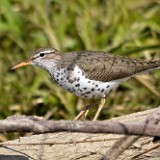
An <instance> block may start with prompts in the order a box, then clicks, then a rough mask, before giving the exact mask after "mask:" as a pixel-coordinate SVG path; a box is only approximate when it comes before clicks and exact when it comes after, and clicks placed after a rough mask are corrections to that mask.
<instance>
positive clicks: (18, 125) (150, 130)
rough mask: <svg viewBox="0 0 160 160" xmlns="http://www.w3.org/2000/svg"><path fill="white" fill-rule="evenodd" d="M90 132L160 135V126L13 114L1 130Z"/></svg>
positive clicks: (145, 123)
mask: <svg viewBox="0 0 160 160" xmlns="http://www.w3.org/2000/svg"><path fill="white" fill-rule="evenodd" d="M60 131H69V132H88V133H115V134H127V135H146V136H160V126H158V125H155V124H150V123H149V121H148V120H146V121H144V122H137V123H136V122H134V123H131V122H130V123H124V122H123V123H122V122H118V121H112V120H109V121H96V122H93V121H53V120H43V119H39V118H37V117H33V116H29V117H27V116H13V117H10V118H8V119H6V120H1V121H0V132H1V133H3V132H34V133H46V132H60Z"/></svg>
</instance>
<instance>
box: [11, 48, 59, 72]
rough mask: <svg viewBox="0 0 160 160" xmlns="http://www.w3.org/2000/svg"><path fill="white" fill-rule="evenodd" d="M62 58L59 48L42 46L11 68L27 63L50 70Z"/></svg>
mask: <svg viewBox="0 0 160 160" xmlns="http://www.w3.org/2000/svg"><path fill="white" fill-rule="evenodd" d="M60 58H61V56H60V54H59V51H58V50H56V49H54V48H40V49H38V50H37V51H36V52H35V53H34V54H33V56H32V57H31V58H29V59H28V60H26V61H23V62H21V63H19V64H17V65H15V66H13V67H12V68H11V70H13V69H17V68H20V67H24V66H27V65H36V66H40V67H42V68H44V69H46V70H49V69H50V68H51V67H52V66H55V65H56V62H58V61H59V60H60Z"/></svg>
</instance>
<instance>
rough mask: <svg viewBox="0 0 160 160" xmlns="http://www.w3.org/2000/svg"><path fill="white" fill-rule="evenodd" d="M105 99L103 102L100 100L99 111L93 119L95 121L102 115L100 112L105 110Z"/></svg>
mask: <svg viewBox="0 0 160 160" xmlns="http://www.w3.org/2000/svg"><path fill="white" fill-rule="evenodd" d="M105 101H106V100H105V98H102V99H101V100H100V104H99V106H98V110H97V112H96V114H95V116H94V118H93V121H96V120H97V118H98V116H99V114H100V112H101V110H102V108H103V106H104V104H105Z"/></svg>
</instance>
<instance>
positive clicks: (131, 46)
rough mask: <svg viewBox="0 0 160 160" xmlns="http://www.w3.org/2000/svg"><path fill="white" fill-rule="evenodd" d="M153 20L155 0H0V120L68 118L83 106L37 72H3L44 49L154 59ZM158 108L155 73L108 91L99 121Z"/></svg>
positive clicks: (158, 39) (157, 43) (157, 8)
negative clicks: (22, 116) (34, 117)
mask: <svg viewBox="0 0 160 160" xmlns="http://www.w3.org/2000/svg"><path fill="white" fill-rule="evenodd" d="M159 15H160V4H159V2H158V1H157V0H149V1H146V0H141V1H139V0H134V1H133V0H132V1H128V0H106V1H105V0H102V1H98V0H76V1H73V0H68V1H65V0H48V1H47V0H46V1H45V0H38V1H37V0H25V1H22V0H10V1H9V0H1V1H0V118H1V119H4V118H5V117H7V116H9V115H14V114H26V115H39V116H44V117H45V118H54V119H73V117H74V116H75V115H76V114H77V113H78V112H79V110H81V108H82V107H83V106H84V105H86V102H85V101H83V100H81V99H80V98H77V97H75V96H73V95H72V94H70V93H68V92H66V91H64V90H63V89H62V88H60V87H59V86H57V85H56V84H54V83H53V82H51V79H50V78H49V75H48V74H47V73H46V72H45V71H43V70H42V69H40V68H36V67H32V66H31V67H26V68H22V69H18V70H16V71H15V72H9V71H8V69H9V68H10V67H11V66H12V65H14V64H16V63H18V62H20V61H22V60H24V59H26V58H28V57H30V56H31V55H32V52H33V51H35V50H36V49H37V48H40V47H46V46H48V47H49V46H52V47H54V48H57V49H59V50H61V51H63V52H66V51H72V50H103V51H108V52H112V53H113V54H117V55H125V56H129V57H133V58H142V59H152V58H153V59H160V54H159V49H160V16H159ZM91 101H92V100H91ZM91 101H90V102H91ZM159 104H160V72H159V71H156V72H155V73H152V74H148V75H146V76H142V77H141V78H136V79H132V80H130V81H128V82H126V83H125V84H124V85H123V86H121V87H120V88H119V89H118V90H117V91H116V92H113V93H112V94H111V95H110V96H109V97H108V99H107V102H106V105H105V109H104V110H103V113H102V115H101V117H100V118H101V119H107V118H110V117H113V116H120V115H123V114H128V113H132V112H135V111H140V110H146V109H148V108H152V107H156V106H158V105H159ZM94 109H96V107H95V108H94ZM92 112H93V110H92V111H91V114H93V113H92ZM89 117H90V118H91V117H92V116H91V115H89Z"/></svg>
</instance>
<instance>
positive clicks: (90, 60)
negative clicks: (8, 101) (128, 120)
mask: <svg viewBox="0 0 160 160" xmlns="http://www.w3.org/2000/svg"><path fill="white" fill-rule="evenodd" d="M28 65H35V66H39V67H41V68H43V69H45V70H46V71H47V72H48V73H49V74H50V76H51V78H52V79H53V81H55V82H56V83H57V84H58V85H59V86H61V87H63V88H64V89H66V90H68V91H69V92H71V93H73V94H74V95H76V96H80V97H83V98H97V97H98V98H100V102H99V106H98V109H97V112H96V114H95V116H94V118H93V121H95V120H97V119H98V117H99V115H100V112H101V110H102V109H103V106H104V104H105V100H106V97H107V95H108V94H109V93H110V92H111V91H112V90H114V89H115V88H117V87H118V86H119V85H121V84H122V83H123V82H125V81H127V80H128V79H130V78H131V77H134V76H136V75H137V74H142V73H146V72H149V71H152V70H156V69H159V68H160V61H159V60H142V59H133V58H128V57H124V56H117V55H113V54H110V53H107V52H105V51H83V50H82V51H71V52H67V53H62V52H60V51H58V50H57V49H55V48H49V47H48V48H40V49H37V50H36V51H35V52H34V53H33V56H31V57H30V58H29V59H27V60H25V61H23V62H21V63H19V64H17V65H14V66H13V67H12V68H11V70H13V69H17V68H20V67H24V66H28ZM88 108H89V107H86V108H85V109H84V110H82V111H81V112H80V113H79V114H78V116H76V118H75V119H74V120H78V119H80V117H81V116H82V115H83V114H85V113H86V112H87V110H88Z"/></svg>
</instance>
